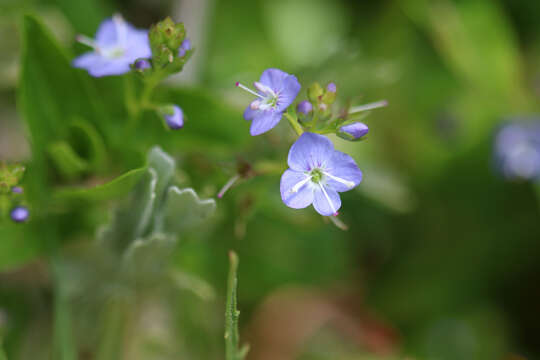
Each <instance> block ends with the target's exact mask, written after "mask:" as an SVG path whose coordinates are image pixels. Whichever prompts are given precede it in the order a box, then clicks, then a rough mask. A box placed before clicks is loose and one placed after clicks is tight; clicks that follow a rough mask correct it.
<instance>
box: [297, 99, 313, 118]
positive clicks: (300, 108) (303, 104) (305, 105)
mask: <svg viewBox="0 0 540 360" xmlns="http://www.w3.org/2000/svg"><path fill="white" fill-rule="evenodd" d="M312 111H313V105H311V103H310V102H309V101H307V100H304V101H300V102H299V103H298V105H296V112H297V113H298V114H304V115H307V114H309V113H310V112H312Z"/></svg>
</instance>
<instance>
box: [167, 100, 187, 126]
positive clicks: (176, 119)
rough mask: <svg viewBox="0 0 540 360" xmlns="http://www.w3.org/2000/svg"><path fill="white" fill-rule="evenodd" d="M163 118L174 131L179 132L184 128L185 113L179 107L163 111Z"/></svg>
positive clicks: (175, 106) (170, 107) (171, 107)
mask: <svg viewBox="0 0 540 360" xmlns="http://www.w3.org/2000/svg"><path fill="white" fill-rule="evenodd" d="M163 116H164V118H165V121H166V122H167V125H168V126H169V128H171V129H172V130H178V129H181V128H183V127H184V112H183V111H182V109H180V107H179V106H178V105H172V106H171V105H169V106H167V107H166V108H165V110H164V111H163Z"/></svg>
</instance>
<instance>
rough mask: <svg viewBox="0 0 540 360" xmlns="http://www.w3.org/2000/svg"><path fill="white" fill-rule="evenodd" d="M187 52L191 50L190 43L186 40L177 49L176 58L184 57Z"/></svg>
mask: <svg viewBox="0 0 540 360" xmlns="http://www.w3.org/2000/svg"><path fill="white" fill-rule="evenodd" d="M189 50H191V41H189V39H187V38H186V39H185V40H184V41H182V45H180V48H179V49H178V56H179V57H183V56H185V55H186V53H187V52H188V51H189Z"/></svg>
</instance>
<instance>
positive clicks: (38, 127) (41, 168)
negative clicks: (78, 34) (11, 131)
mask: <svg viewBox="0 0 540 360" xmlns="http://www.w3.org/2000/svg"><path fill="white" fill-rule="evenodd" d="M80 75H81V73H80V72H79V70H76V69H74V68H73V67H72V66H71V62H70V59H69V58H68V56H67V55H66V54H65V53H64V52H63V51H62V49H61V48H60V47H59V46H58V44H57V43H56V40H55V39H54V38H53V37H52V36H51V35H50V33H49V31H48V30H47V29H46V28H45V27H44V26H43V25H42V24H41V22H40V21H39V20H38V19H36V18H35V17H34V16H32V15H26V16H24V17H23V20H22V53H21V73H20V77H19V90H18V108H19V110H20V111H21V113H22V115H23V119H24V120H25V121H26V123H27V125H28V127H27V128H28V130H29V132H30V140H31V146H32V163H31V164H30V166H29V168H28V172H29V174H28V178H29V182H28V185H29V189H28V190H29V192H30V193H33V196H31V197H33V198H34V199H36V200H37V201H42V202H44V201H46V194H47V191H46V189H44V188H46V187H47V182H48V180H47V179H48V178H49V176H48V166H47V162H46V156H47V155H46V154H48V152H47V150H48V149H47V148H48V145H49V144H50V143H53V142H57V141H62V140H65V139H67V136H68V131H69V128H68V126H69V122H70V121H71V119H73V118H76V117H78V116H84V117H85V118H86V119H88V120H90V121H92V120H95V119H99V118H100V117H105V116H104V115H103V114H99V112H98V108H97V103H96V99H95V98H94V97H93V96H91V95H92V93H91V92H90V91H89V86H88V84H87V83H86V82H85V81H83V79H82V78H81V76H80ZM100 115H101V116H100Z"/></svg>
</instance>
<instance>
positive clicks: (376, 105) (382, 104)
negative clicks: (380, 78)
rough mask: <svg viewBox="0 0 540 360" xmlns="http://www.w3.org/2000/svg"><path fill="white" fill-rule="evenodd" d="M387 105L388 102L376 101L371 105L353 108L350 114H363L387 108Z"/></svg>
mask: <svg viewBox="0 0 540 360" xmlns="http://www.w3.org/2000/svg"><path fill="white" fill-rule="evenodd" d="M387 105H388V101H386V100H381V101H376V102H372V103H369V104H365V105H360V106H355V107H352V108H350V109H349V114H354V113H358V112H362V111H366V110H373V109H378V108H381V107H385V106H387Z"/></svg>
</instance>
